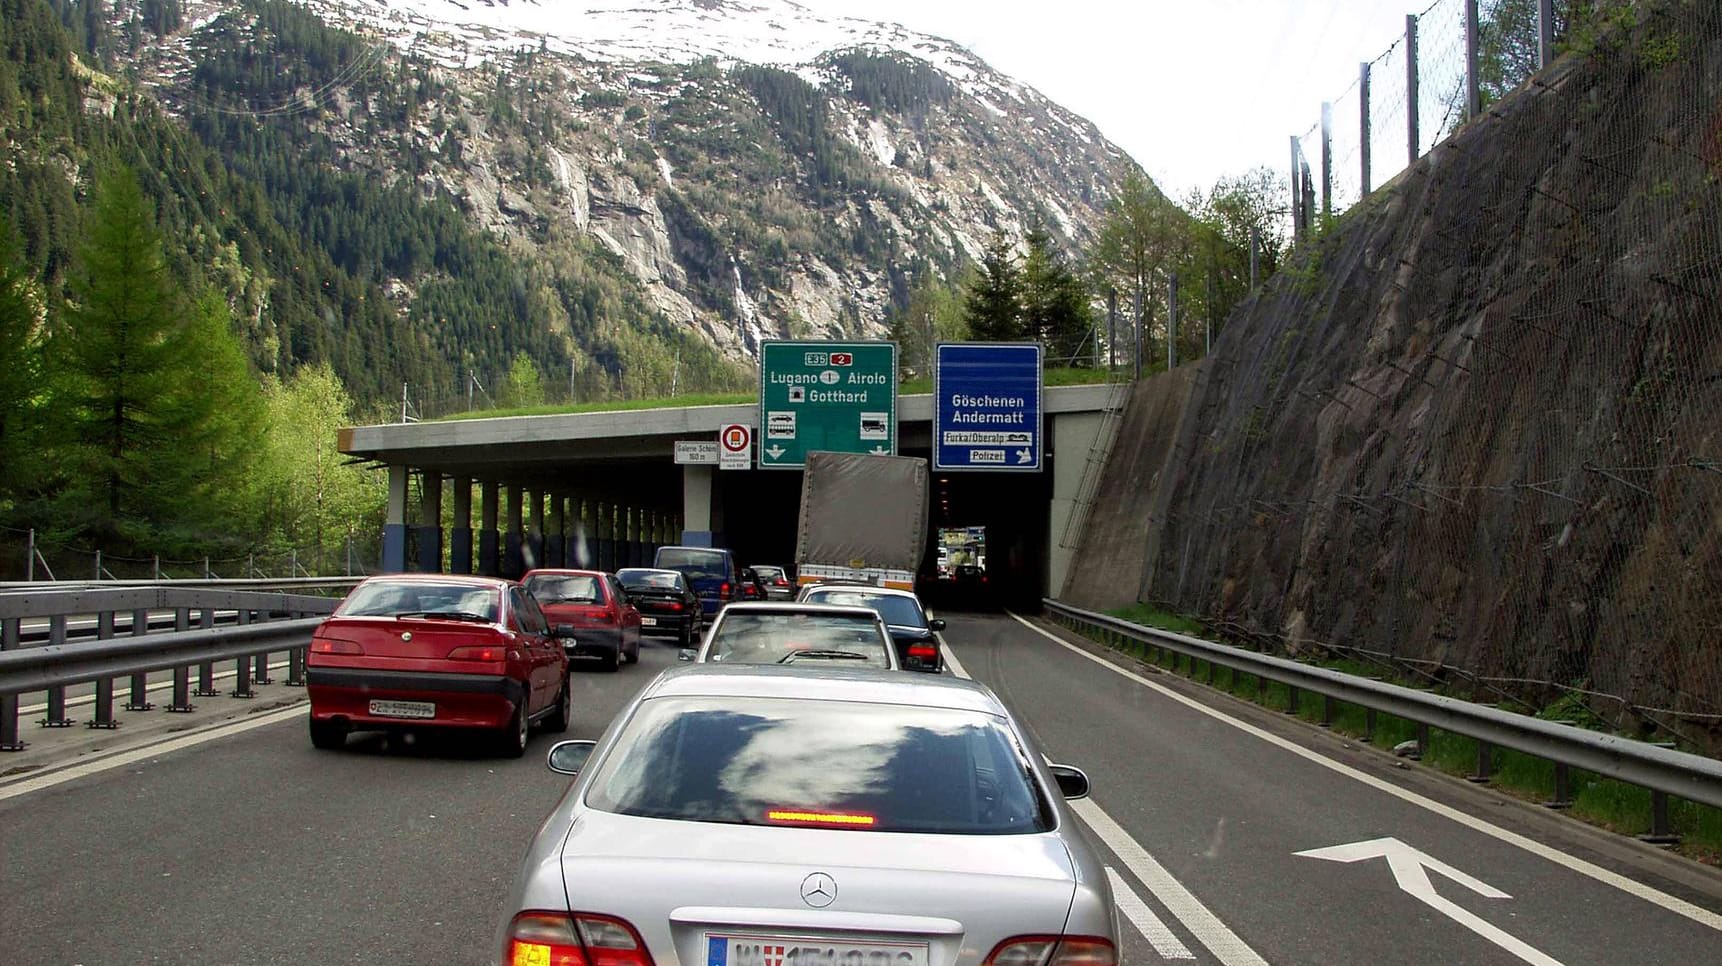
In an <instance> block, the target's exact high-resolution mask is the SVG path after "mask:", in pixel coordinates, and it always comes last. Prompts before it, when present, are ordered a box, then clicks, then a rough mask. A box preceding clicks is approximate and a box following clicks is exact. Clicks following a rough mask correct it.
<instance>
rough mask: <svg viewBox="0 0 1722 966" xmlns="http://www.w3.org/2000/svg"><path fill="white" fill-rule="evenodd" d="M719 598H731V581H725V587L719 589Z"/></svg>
mask: <svg viewBox="0 0 1722 966" xmlns="http://www.w3.org/2000/svg"><path fill="white" fill-rule="evenodd" d="M718 596H719V597H728V596H729V581H727V580H726V581H724V582H723V586H722V587H719V588H718Z"/></svg>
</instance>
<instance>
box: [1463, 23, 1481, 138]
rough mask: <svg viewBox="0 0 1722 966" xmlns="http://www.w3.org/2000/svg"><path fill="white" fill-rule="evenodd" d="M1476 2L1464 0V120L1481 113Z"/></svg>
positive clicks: (1472, 118) (1474, 118)
mask: <svg viewBox="0 0 1722 966" xmlns="http://www.w3.org/2000/svg"><path fill="white" fill-rule="evenodd" d="M1477 32H1478V26H1477V0H1465V120H1467V121H1472V120H1476V117H1477V115H1479V114H1481V113H1483V91H1482V86H1481V85H1480V84H1479V82H1478V81H1479V79H1478V77H1477Z"/></svg>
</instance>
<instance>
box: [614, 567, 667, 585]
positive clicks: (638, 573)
mask: <svg viewBox="0 0 1722 966" xmlns="http://www.w3.org/2000/svg"><path fill="white" fill-rule="evenodd" d="M616 579H617V580H620V581H621V582H622V586H623V587H624V588H626V589H627V590H681V589H682V575H681V574H678V573H675V572H673V571H666V570H618V571H616Z"/></svg>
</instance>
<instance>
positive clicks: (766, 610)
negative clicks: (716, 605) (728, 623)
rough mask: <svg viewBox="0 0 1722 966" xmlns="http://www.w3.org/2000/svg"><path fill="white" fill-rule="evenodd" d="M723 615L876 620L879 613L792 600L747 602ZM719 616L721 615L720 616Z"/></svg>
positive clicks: (733, 605) (731, 605)
mask: <svg viewBox="0 0 1722 966" xmlns="http://www.w3.org/2000/svg"><path fill="white" fill-rule="evenodd" d="M722 613H723V614H730V613H737V614H836V615H840V616H844V617H868V618H876V617H878V616H879V612H878V611H876V610H873V609H871V608H868V607H855V606H853V605H850V604H803V603H799V602H797V601H793V600H780V601H763V600H761V601H748V602H746V603H735V604H730V605H728V606H726V607H724V609H723V611H722ZM720 616H721V614H720Z"/></svg>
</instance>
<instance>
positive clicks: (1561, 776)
mask: <svg viewBox="0 0 1722 966" xmlns="http://www.w3.org/2000/svg"><path fill="white" fill-rule="evenodd" d="M1543 807H1544V808H1572V807H1573V791H1572V769H1570V768H1568V767H1567V766H1566V763H1565V762H1560V761H1557V762H1555V796H1554V798H1552V799H1550V800H1549V801H1546V802H1544V803H1543Z"/></svg>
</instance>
